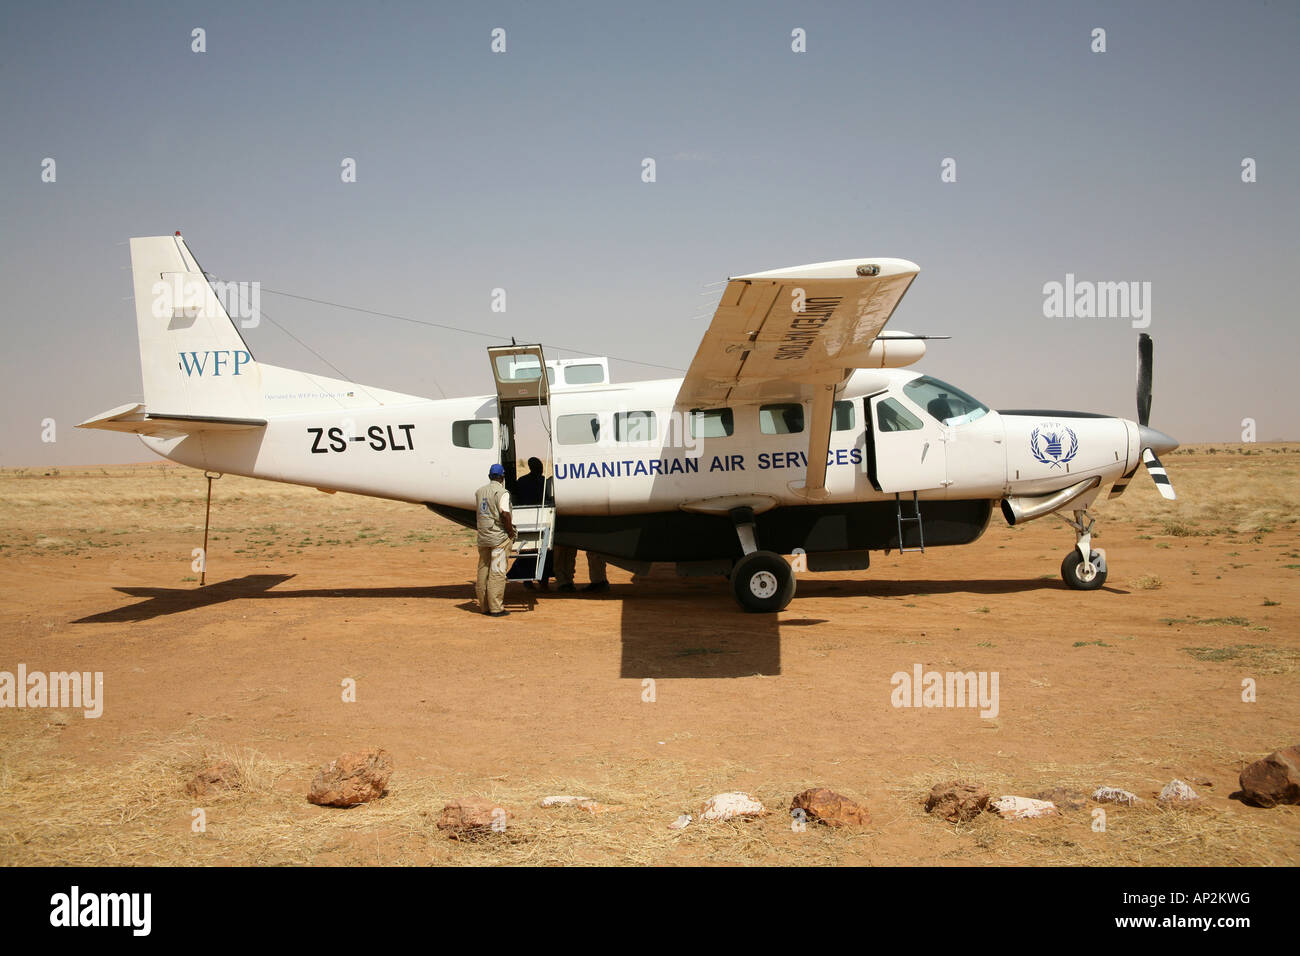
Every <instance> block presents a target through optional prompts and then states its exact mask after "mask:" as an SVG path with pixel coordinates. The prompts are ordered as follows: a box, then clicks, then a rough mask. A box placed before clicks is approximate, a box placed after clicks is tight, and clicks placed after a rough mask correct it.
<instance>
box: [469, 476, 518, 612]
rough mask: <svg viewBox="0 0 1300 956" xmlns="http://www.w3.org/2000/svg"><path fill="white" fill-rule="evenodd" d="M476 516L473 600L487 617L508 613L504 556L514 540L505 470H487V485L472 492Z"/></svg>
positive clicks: (513, 526)
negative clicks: (476, 537) (504, 605)
mask: <svg viewBox="0 0 1300 956" xmlns="http://www.w3.org/2000/svg"><path fill="white" fill-rule="evenodd" d="M474 499H475V511H476V513H477V514H478V577H477V579H476V581H475V584H474V597H475V598H477V599H478V606H479V607H480V608H481V609H482V610H483V613H484V614H486V615H488V616H489V617H505V616H506V615H508V614H509V613H510V612H509V611H507V610H506V609H505V608H504V607H502V604H504V603H505V597H506V556H507V555H508V554H509V553H510V543H511V542H512V541H513V540H514V538H515V525H514V522H513V521H512V520H511V518H510V492H508V491H506V470H505V469H504V468H503V467H501V466H500V465H493V466H492V467H491V468H489V469H488V482H487V484H486V485H484V486H483V487H482V488H480V489H479V490H478V491H476V492H474Z"/></svg>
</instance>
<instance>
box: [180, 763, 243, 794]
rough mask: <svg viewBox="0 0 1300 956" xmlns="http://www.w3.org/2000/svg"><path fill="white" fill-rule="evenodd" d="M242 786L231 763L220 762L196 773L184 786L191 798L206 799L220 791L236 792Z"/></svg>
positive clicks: (236, 770) (235, 768)
mask: <svg viewBox="0 0 1300 956" xmlns="http://www.w3.org/2000/svg"><path fill="white" fill-rule="evenodd" d="M242 786H243V781H242V780H241V779H240V776H239V768H238V767H236V766H235V765H234V763H233V762H232V761H229V760H221V761H218V762H217V763H214V764H213V765H212V766H210V767H206V768H204V769H203V770H200V771H199V772H198V773H196V774H195V775H194V777H193V778H192V779H191V780H190V781H189V782H188V783H186V784H185V792H186V793H188V794H189V795H190V796H191V797H206V796H208V795H209V794H212V793H218V792H220V791H222V790H238V789H240V788H241V787H242Z"/></svg>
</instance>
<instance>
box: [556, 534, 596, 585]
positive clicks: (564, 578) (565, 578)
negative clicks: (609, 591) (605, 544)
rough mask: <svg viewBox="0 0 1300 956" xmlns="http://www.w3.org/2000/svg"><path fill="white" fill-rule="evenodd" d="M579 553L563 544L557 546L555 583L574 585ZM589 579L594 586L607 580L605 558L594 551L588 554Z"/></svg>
mask: <svg viewBox="0 0 1300 956" xmlns="http://www.w3.org/2000/svg"><path fill="white" fill-rule="evenodd" d="M577 566H578V551H577V549H576V548H566V547H565V546H564V545H562V544H557V545H556V546H555V581H556V583H557V584H559V585H561V586H563V585H565V584H572V583H573V575H574V572H575V571H577V569H578V567H577ZM587 579H588V580H589V581H591V583H592V584H599V583H600V582H601V581H604V580H605V556H604V555H603V554H596V553H595V552H594V551H588V552H587Z"/></svg>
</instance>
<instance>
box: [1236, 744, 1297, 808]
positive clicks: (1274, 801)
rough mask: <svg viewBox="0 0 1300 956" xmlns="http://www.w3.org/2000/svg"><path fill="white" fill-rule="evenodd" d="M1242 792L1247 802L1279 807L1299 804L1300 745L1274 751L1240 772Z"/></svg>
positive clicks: (1259, 805)
mask: <svg viewBox="0 0 1300 956" xmlns="http://www.w3.org/2000/svg"><path fill="white" fill-rule="evenodd" d="M1240 779H1241V792H1242V796H1243V798H1244V799H1245V801H1246V802H1247V803H1253V804H1254V805H1255V806H1257V807H1276V806H1277V805H1278V804H1282V803H1300V745H1296V746H1294V747H1286V748H1284V749H1282V750H1274V751H1273V752H1272V753H1271V754H1269V755H1268V756H1267V757H1265V758H1263V759H1262V760H1256V761H1255V762H1254V763H1252V764H1251V765H1250V766H1248V767H1247V768H1246V769H1245V770H1243V771H1242V772H1241V778H1240Z"/></svg>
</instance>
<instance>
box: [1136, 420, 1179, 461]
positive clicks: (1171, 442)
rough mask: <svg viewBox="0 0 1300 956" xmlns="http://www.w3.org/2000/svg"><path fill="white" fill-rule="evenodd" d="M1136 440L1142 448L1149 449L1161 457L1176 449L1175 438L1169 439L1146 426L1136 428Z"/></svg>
mask: <svg viewBox="0 0 1300 956" xmlns="http://www.w3.org/2000/svg"><path fill="white" fill-rule="evenodd" d="M1138 440H1139V443H1140V444H1141V446H1142V447H1143V448H1150V449H1151V450H1152V451H1153V452H1155V453H1156V454H1157V455H1163V454H1164V453H1165V452H1167V451H1173V450H1174V449H1175V448H1177V447H1178V439H1177V438H1171V437H1170V436H1168V435H1166V434H1165V433H1164V432H1162V431H1157V430H1156V429H1154V428H1148V427H1147V426H1146V425H1139V426H1138Z"/></svg>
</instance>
